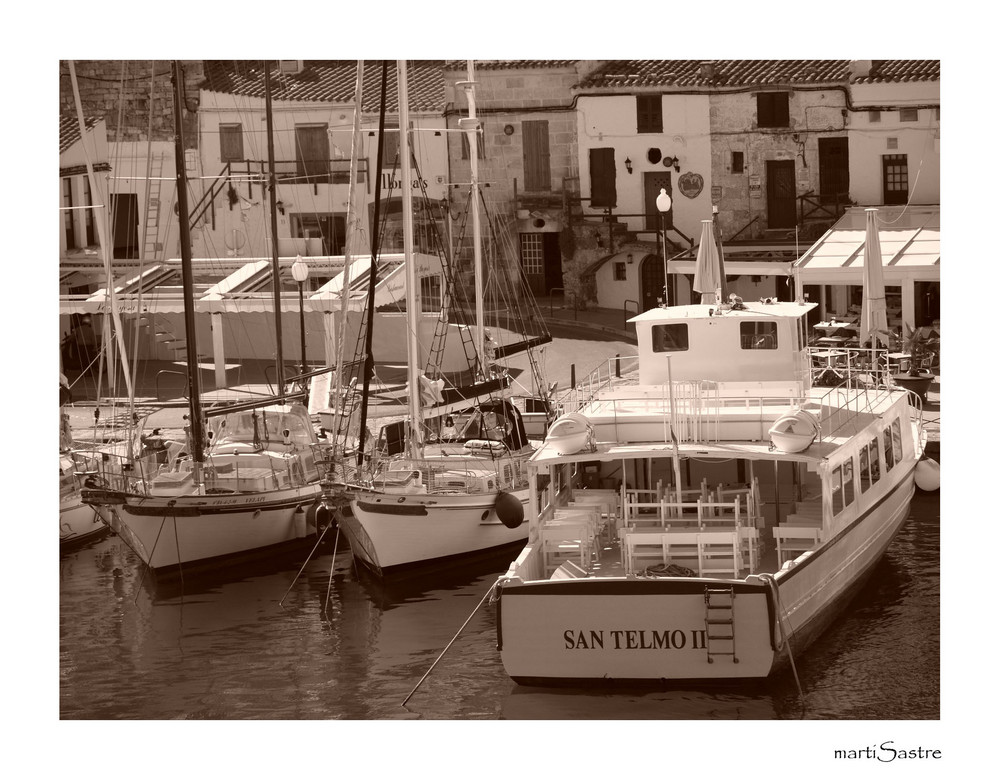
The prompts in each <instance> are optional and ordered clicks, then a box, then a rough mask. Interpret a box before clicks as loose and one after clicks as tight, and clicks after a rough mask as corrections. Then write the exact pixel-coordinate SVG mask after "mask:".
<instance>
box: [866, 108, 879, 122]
mask: <svg viewBox="0 0 1000 780" xmlns="http://www.w3.org/2000/svg"><path fill="white" fill-rule="evenodd" d="M868 121H869V123H871V124H873V125H874V124H878V123H879V122H881V121H882V112H881V111H878V110H876V111H869V112H868Z"/></svg>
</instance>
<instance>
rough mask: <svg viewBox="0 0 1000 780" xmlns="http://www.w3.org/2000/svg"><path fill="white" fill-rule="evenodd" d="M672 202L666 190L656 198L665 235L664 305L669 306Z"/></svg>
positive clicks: (661, 226)
mask: <svg viewBox="0 0 1000 780" xmlns="http://www.w3.org/2000/svg"><path fill="white" fill-rule="evenodd" d="M670 206H671V201H670V196H669V195H667V191H666V190H665V189H662V188H661V189H660V194H659V195H657V196H656V208H657V209H658V210H659V212H660V232H662V233H663V305H664V306H667V305H668V304H669V301H668V300H667V212H668V211H670Z"/></svg>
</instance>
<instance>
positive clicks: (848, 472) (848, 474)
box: [841, 455, 858, 509]
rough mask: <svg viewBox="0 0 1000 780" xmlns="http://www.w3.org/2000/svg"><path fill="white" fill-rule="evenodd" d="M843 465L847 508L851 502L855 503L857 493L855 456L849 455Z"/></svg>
mask: <svg viewBox="0 0 1000 780" xmlns="http://www.w3.org/2000/svg"><path fill="white" fill-rule="evenodd" d="M841 466H842V467H843V468H842V470H841V473H842V474H843V478H844V508H845V509H846V508H847V507H849V506H850V505H851V504H853V503H854V498H855V496H856V494H857V492H858V491H857V490H856V489H855V485H854V475H855V473H856V472H855V470H854V456H853V455H851V456H849V457H848V458H847V459H846V460H845V461H844V462H843V463H842V464H841Z"/></svg>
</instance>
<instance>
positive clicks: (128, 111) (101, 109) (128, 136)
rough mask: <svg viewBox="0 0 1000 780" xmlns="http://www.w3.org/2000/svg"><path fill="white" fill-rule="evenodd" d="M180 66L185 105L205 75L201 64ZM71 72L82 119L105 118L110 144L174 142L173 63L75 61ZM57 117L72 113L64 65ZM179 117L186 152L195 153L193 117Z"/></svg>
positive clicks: (62, 65) (64, 64) (64, 63)
mask: <svg viewBox="0 0 1000 780" xmlns="http://www.w3.org/2000/svg"><path fill="white" fill-rule="evenodd" d="M183 66H184V73H185V89H186V94H187V96H188V98H189V99H196V98H197V97H198V85H199V84H200V83H201V81H202V79H203V75H204V73H203V67H202V62H201V61H200V60H186V61H184V62H183ZM74 67H75V69H76V79H77V84H78V86H79V89H80V103H81V104H82V107H83V113H84V114H85V115H86V116H101V117H104V119H105V121H106V123H107V129H108V141H109V142H111V143H115V142H122V143H127V142H135V141H147V140H149V141H172V140H173V137H174V102H173V84H172V79H171V76H172V73H173V62H172V61H169V60H155V61H153V60H75V61H74ZM154 71H155V79H153V81H152V91H151V90H150V83H151V74H152V73H153V72H154ZM151 92H152V94H151ZM59 112H60V115H62V114H65V113H69V114H71V115H75V113H76V105H75V101H74V97H73V83H72V79H71V78H70V70H69V63H68V62H67V61H65V60H63V61H60V63H59ZM183 116H184V144H185V147H187V148H192V149H194V148H197V146H198V133H197V117H196V115H195V114H193V113H191V112H189V111H185V112H184V114H183ZM150 120H152V126H150ZM150 127H152V133H150Z"/></svg>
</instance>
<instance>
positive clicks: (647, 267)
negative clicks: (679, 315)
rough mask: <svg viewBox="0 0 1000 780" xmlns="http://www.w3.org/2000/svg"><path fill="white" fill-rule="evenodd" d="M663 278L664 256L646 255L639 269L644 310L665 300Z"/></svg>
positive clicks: (640, 291)
mask: <svg viewBox="0 0 1000 780" xmlns="http://www.w3.org/2000/svg"><path fill="white" fill-rule="evenodd" d="M657 193H659V190H657ZM663 278H664V277H663V258H662V257H657V256H656V255H646V257H645V258H644V259H643V261H642V267H641V268H640V269H639V298H640V303H641V304H642V311H649V310H650V309H655V308H656V307H657V306H659V305H660V303H661V302H663Z"/></svg>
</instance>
